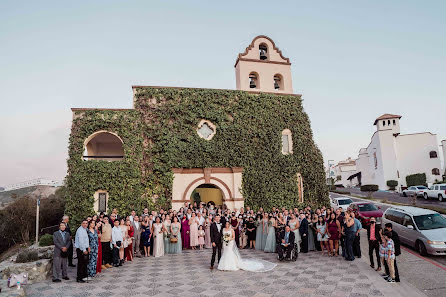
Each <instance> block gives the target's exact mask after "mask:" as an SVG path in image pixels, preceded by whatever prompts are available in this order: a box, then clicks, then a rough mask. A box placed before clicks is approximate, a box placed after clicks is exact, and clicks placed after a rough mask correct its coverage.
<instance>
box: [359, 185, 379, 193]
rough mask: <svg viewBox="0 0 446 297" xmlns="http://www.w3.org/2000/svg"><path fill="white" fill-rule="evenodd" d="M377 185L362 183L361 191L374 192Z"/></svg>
mask: <svg viewBox="0 0 446 297" xmlns="http://www.w3.org/2000/svg"><path fill="white" fill-rule="evenodd" d="M378 189H379V187H378V185H362V186H361V191H362V192H376V191H378Z"/></svg>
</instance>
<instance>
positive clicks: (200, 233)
mask: <svg viewBox="0 0 446 297" xmlns="http://www.w3.org/2000/svg"><path fill="white" fill-rule="evenodd" d="M204 235H205V233H204V230H203V226H202V225H200V227H198V244H199V245H200V250H202V249H203V246H204Z"/></svg>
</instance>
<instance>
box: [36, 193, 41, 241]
mask: <svg viewBox="0 0 446 297" xmlns="http://www.w3.org/2000/svg"><path fill="white" fill-rule="evenodd" d="M39 208H40V197H39V198H37V207H36V245H38V244H39Z"/></svg>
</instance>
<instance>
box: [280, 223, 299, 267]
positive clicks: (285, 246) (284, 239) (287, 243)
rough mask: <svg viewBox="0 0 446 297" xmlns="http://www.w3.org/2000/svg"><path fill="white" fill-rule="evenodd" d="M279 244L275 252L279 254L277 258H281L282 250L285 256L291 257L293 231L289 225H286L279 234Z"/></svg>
mask: <svg viewBox="0 0 446 297" xmlns="http://www.w3.org/2000/svg"><path fill="white" fill-rule="evenodd" d="M279 240H280V244H279V245H278V246H277V253H278V254H279V260H280V261H282V260H283V252H285V254H286V258H287V259H290V258H291V251H292V250H293V247H294V240H295V238H294V232H291V228H290V226H286V227H285V230H284V231H282V232H280V234H279Z"/></svg>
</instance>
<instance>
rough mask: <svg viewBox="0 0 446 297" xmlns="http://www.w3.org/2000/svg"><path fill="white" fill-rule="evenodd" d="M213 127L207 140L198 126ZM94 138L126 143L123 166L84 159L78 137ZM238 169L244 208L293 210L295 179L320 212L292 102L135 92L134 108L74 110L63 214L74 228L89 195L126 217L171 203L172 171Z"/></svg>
mask: <svg viewBox="0 0 446 297" xmlns="http://www.w3.org/2000/svg"><path fill="white" fill-rule="evenodd" d="M202 119H206V120H209V121H211V122H212V123H213V124H214V125H216V127H217V133H216V135H215V136H214V137H213V138H212V139H211V140H210V141H207V140H204V139H202V138H200V137H199V136H198V135H197V132H196V129H197V125H198V123H199V122H200V121H201V120H202ZM287 128H288V129H290V130H291V132H292V140H293V154H290V155H283V154H282V153H281V149H282V148H281V145H282V139H281V137H282V136H281V133H282V131H283V130H284V129H287ZM98 130H107V131H110V132H114V133H116V134H117V135H119V137H121V139H122V140H123V143H124V153H125V157H124V159H123V160H122V161H115V162H107V161H83V160H82V153H83V149H84V148H83V144H84V141H85V139H86V138H87V137H88V136H90V135H91V134H93V133H94V132H96V131H98ZM206 167H243V168H244V171H243V180H242V193H243V197H244V199H245V205H250V206H251V207H253V208H254V209H256V208H258V207H264V208H266V209H270V208H271V207H273V206H285V207H288V208H289V207H295V206H299V203H298V194H297V192H298V190H297V181H296V173H298V172H299V173H301V175H302V177H303V183H304V199H305V204H310V205H312V206H313V207H314V206H320V205H322V204H324V205H325V204H327V202H328V200H327V199H328V198H327V197H328V193H327V188H326V186H325V172H324V168H323V159H322V155H321V153H320V151H319V149H318V148H317V146H316V145H315V143H314V141H313V134H312V130H311V127H310V120H309V118H308V116H307V114H306V113H305V112H304V111H303V108H302V99H301V98H300V96H296V95H278V94H269V93H260V94H255V93H250V92H244V91H235V90H216V89H190V88H151V87H138V88H136V90H135V95H134V109H133V110H87V111H78V112H75V119H74V120H73V127H72V131H71V135H70V144H69V160H68V176H67V178H66V183H67V189H68V193H69V197H67V198H68V199H67V212H68V213H69V214H71V215H72V216H73V217H74V218H75V220H79V219H80V218H81V217H83V216H85V215H88V214H91V213H92V212H93V194H94V192H95V191H97V190H100V189H103V190H107V191H108V192H109V197H110V198H109V208H117V209H118V211H119V212H121V213H123V212H125V213H127V212H129V211H130V210H132V209H137V210H140V209H142V208H143V207H145V206H149V207H156V205H154V204H153V200H152V197H153V196H156V197H157V200H156V201H157V205H158V206H159V205H162V206H164V207H166V206H168V205H169V204H170V199H171V188H172V181H173V173H172V168H206Z"/></svg>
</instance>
